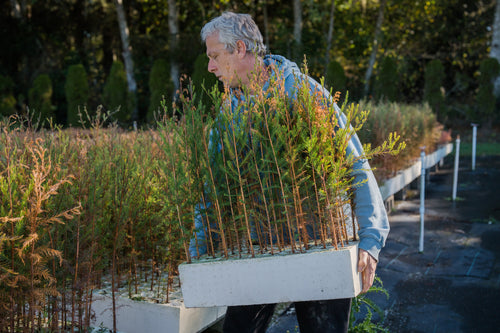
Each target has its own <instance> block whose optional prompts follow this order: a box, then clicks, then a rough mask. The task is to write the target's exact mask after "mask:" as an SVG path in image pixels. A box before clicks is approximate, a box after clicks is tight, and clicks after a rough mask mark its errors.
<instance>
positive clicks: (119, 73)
mask: <svg viewBox="0 0 500 333" xmlns="http://www.w3.org/2000/svg"><path fill="white" fill-rule="evenodd" d="M127 97H128V96H127V75H126V74H125V68H124V66H123V63H122V62H121V61H119V60H117V61H114V62H113V64H112V65H111V70H110V72H109V76H108V79H107V80H106V85H105V86H104V93H103V100H104V106H105V107H106V108H107V109H109V110H111V111H112V112H113V117H114V118H115V119H118V120H119V121H121V122H126V121H130V119H131V117H132V115H131V112H130V110H129V108H128V103H127V100H128V99H127Z"/></svg>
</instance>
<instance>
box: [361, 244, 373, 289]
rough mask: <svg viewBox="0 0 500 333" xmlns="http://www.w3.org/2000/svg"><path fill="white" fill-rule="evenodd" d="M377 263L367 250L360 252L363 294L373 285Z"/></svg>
mask: <svg viewBox="0 0 500 333" xmlns="http://www.w3.org/2000/svg"><path fill="white" fill-rule="evenodd" d="M376 267H377V261H376V260H375V259H374V258H373V257H372V256H371V255H370V254H369V253H368V252H367V251H365V250H362V249H360V250H359V258H358V272H359V273H361V282H362V283H363V286H362V290H361V293H366V292H367V291H368V290H369V289H370V288H371V286H372V285H373V280H374V279H375V269H376Z"/></svg>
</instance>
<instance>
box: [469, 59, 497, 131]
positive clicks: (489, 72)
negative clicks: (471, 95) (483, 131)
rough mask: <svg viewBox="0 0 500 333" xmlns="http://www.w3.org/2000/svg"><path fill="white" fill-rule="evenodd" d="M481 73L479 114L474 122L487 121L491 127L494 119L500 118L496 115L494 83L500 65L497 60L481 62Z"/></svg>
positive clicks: (477, 100) (477, 99)
mask: <svg viewBox="0 0 500 333" xmlns="http://www.w3.org/2000/svg"><path fill="white" fill-rule="evenodd" d="M479 71H480V75H479V90H478V92H477V96H476V103H477V109H478V113H477V114H475V115H474V116H473V118H472V120H474V121H479V120H485V121H486V122H487V123H489V125H490V126H491V123H492V121H493V118H494V117H495V116H498V114H497V115H495V105H496V97H495V92H494V81H495V79H496V78H497V77H498V75H499V74H500V64H499V63H498V60H497V59H495V58H487V59H484V60H483V61H482V62H481V65H480V67H479Z"/></svg>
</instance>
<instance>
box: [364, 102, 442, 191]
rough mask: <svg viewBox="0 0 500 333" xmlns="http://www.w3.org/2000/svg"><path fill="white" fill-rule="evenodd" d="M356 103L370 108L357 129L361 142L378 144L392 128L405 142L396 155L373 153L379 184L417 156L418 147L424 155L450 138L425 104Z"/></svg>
mask: <svg viewBox="0 0 500 333" xmlns="http://www.w3.org/2000/svg"><path fill="white" fill-rule="evenodd" d="M360 105H361V108H362V109H366V110H370V114H369V116H368V118H367V121H366V123H365V124H364V126H363V130H361V131H358V135H359V137H360V140H361V142H365V143H368V144H371V145H376V146H377V145H381V144H382V143H383V142H384V140H385V138H387V136H388V135H389V134H390V133H391V132H393V131H395V132H397V133H398V134H399V135H401V137H402V138H404V141H405V143H406V148H405V149H404V150H403V151H401V152H400V153H399V154H398V155H397V156H394V155H387V154H386V155H382V156H375V157H374V158H373V160H372V161H371V166H372V168H374V173H375V175H376V177H377V179H378V180H379V182H380V183H382V182H383V181H384V180H386V179H387V178H390V177H392V176H394V174H395V173H396V172H398V171H399V170H402V169H404V168H406V167H409V166H410V165H411V163H413V162H414V161H415V159H417V158H419V157H420V152H421V150H422V149H423V150H424V151H425V152H426V153H427V154H428V153H431V152H433V151H435V150H436V148H438V146H439V145H442V144H445V143H448V142H449V141H450V140H451V130H447V131H444V129H443V126H442V125H441V124H440V123H439V122H438V121H437V119H436V115H435V113H433V111H432V109H431V108H430V106H429V105H428V104H427V103H425V104H423V105H421V104H419V105H416V104H398V103H390V102H381V103H377V104H375V103H372V102H361V103H360Z"/></svg>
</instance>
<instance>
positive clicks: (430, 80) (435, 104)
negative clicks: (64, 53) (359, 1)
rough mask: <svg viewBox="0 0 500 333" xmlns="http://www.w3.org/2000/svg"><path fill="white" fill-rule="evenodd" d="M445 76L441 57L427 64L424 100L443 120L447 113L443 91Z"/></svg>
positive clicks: (439, 118)
mask: <svg viewBox="0 0 500 333" xmlns="http://www.w3.org/2000/svg"><path fill="white" fill-rule="evenodd" d="M444 78H445V73H444V66H443V64H442V63H441V61H440V60H439V59H434V60H431V61H430V62H429V63H428V64H427V65H426V66H425V85H424V101H426V102H427V103H429V105H430V106H431V108H432V110H433V111H434V113H436V115H437V117H438V120H442V119H443V118H444V116H445V114H446V106H445V103H444V92H443V80H444Z"/></svg>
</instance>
